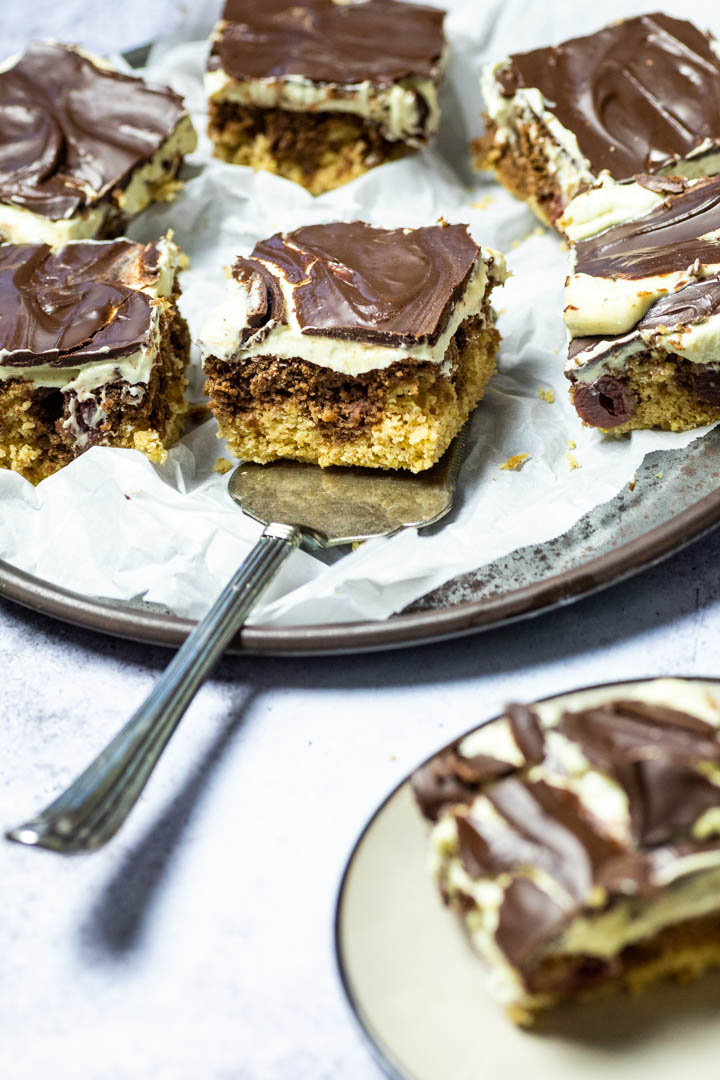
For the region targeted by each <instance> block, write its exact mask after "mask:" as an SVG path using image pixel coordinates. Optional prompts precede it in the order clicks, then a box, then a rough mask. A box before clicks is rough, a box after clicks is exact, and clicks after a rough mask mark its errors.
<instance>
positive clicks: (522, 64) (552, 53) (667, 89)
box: [497, 14, 720, 180]
mask: <svg viewBox="0 0 720 1080" xmlns="http://www.w3.org/2000/svg"><path fill="white" fill-rule="evenodd" d="M497 78H498V82H499V83H500V85H501V87H502V91H503V93H504V94H506V95H508V96H509V95H512V94H514V93H515V92H516V91H517V90H518V89H520V88H522V87H537V88H538V89H539V90H541V91H542V94H543V96H544V97H545V98H546V100H547V101H548V102H549V103H550V104H549V106H548V107H549V108H550V109H551V110H552V112H553V113H554V114H555V115H556V116H557V117H558V119H559V120H560V123H561V124H562V125H563V126H564V127H566V128H567V129H568V130H569V131H572V132H573V133H574V134H575V135H576V136H577V140H578V145H579V147H580V150H581V152H582V153H583V154H584V156H585V157H586V158H587V159H588V160H589V161H590V165H591V167H592V169H593V172H595V173H599V172H600V171H601V170H602V169H608V170H609V172H610V174H611V175H612V176H613V177H614V178H615V179H616V180H624V179H627V178H629V177H631V176H633V175H634V174H635V173H647V172H657V171H658V170H660V169H662V168H665V167H667V166H668V165H671V164H672V163H673V162H674V161H676V160H678V159H679V158H684V157H686V156H687V155H688V154H689V153H690V152H691V151H692V150H695V149H696V148H697V147H698V146H700V144H701V143H702V142H703V141H704V140H705V139H710V140H712V141H713V142H715V141H718V140H720V60H718V57H717V56H716V55H715V53H714V52H713V50H712V49H711V48H710V44H709V40H708V38H707V37H706V35H705V34H703V33H701V31H700V30H698V29H697V28H696V27H694V26H693V25H692V23H689V22H686V21H684V20H682V19H673V18H670V16H668V15H661V14H654V15H641V16H639V17H637V18H632V19H625V20H624V21H622V22H618V23H614V24H613V25H612V26H607V27H605V29H603V30H599V31H598V32H597V33H595V34H590V35H589V36H587V37H580V38H574V39H572V40H571V41H566V42H564V43H563V44H562V45H558V46H554V47H549V48H543V49H535V50H533V51H532V52H528V53H520V54H516V55H513V56H511V57H510V66H509V67H508V68H505V69H503V70H502V71H500V72H499V73H498V76H497Z"/></svg>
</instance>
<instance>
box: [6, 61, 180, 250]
mask: <svg viewBox="0 0 720 1080" xmlns="http://www.w3.org/2000/svg"><path fill="white" fill-rule="evenodd" d="M196 143H197V138H196V135H195V131H194V128H193V126H192V122H191V120H190V117H189V116H188V113H187V111H186V109H185V106H184V105H183V100H182V98H181V97H180V96H179V95H178V94H175V93H174V92H173V91H172V90H170V89H169V88H168V87H158V86H149V85H148V84H147V83H145V82H143V80H142V79H137V78H132V77H131V76H129V75H124V74H122V73H121V72H119V71H115V70H114V69H113V68H112V67H111V66H110V65H109V64H108V63H107V62H106V61H104V60H99V59H97V58H96V57H92V56H89V55H88V54H87V53H84V52H82V51H81V50H80V49H77V48H74V47H72V46H70V45H58V44H55V43H47V42H45V43H34V44H32V45H29V46H28V48H27V50H26V52H25V53H24V54H23V56H21V57H19V58H12V59H11V60H10V61H8V62H6V63H5V65H3V66H2V67H1V68H0V240H6V241H10V242H12V243H15V244H24V243H30V244H36V243H48V244H53V245H62V244H65V243H67V242H68V241H69V240H81V239H88V238H92V237H94V238H106V237H112V236H118V235H119V234H120V233H122V232H124V230H125V226H126V225H127V223H128V222H129V221H130V220H131V219H132V218H134V217H135V215H136V214H139V213H140V211H141V210H144V209H145V207H146V206H147V205H148V204H149V203H151V202H153V201H154V200H158V199H167V198H169V197H171V196H172V194H173V193H174V192H175V190H176V189H177V188H178V187H179V181H178V180H177V179H176V178H177V174H178V171H179V169H180V166H181V165H182V162H183V157H184V155H185V154H187V153H189V152H190V151H191V150H194V149H195V145H196Z"/></svg>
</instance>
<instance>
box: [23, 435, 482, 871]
mask: <svg viewBox="0 0 720 1080" xmlns="http://www.w3.org/2000/svg"><path fill="white" fill-rule="evenodd" d="M464 444H465V433H464V432H461V434H460V435H459V436H458V437H457V438H456V439H455V441H454V443H453V444H452V445H451V447H450V449H449V450H448V451H447V453H446V454H445V456H444V457H443V458H442V460H441V461H439V462H438V464H437V465H435V466H434V468H432V469H429V470H428V471H427V472H424V473H419V474H418V475H416V476H413V475H411V474H410V473H397V472H381V471H379V470H376V469H337V468H333V469H320V468H318V467H317V466H315V465H302V464H299V463H297V462H290V461H279V462H274V463H272V464H270V465H251V464H243V465H239V466H238V467H237V468H236V469H235V471H234V472H233V473H232V475H231V477H230V481H229V484H228V491H229V493H230V495H231V496H232V498H233V499H234V500H235V502H236V503H238V505H239V506H240V507H241V508H242V510H243V511H244V512H245V513H246V514H248V515H249V516H250V517H252V518H255V520H256V521H260V522H261V523H262V524H263V525H264V526H265V528H264V529H263V532H262V535H261V537H260V539H259V540H258V542H257V544H256V545H255V547H254V548H253V549H252V551H251V552H250V554H249V555H248V557H247V558H246V559H245V561H244V562H243V563H242V565H241V566H240V568H239V569H238V570H237V571H236V573H235V574H234V575H233V577H232V578H231V579H230V581H229V582H228V583H227V585H226V586H225V588H224V589H223V591H222V592H221V593H220V596H218V598H217V600H216V601H215V603H214V604H213V606H212V607H211V608H210V610H209V611H208V613H207V615H206V616H205V618H204V619H202V620H201V622H199V623H198V625H197V627H196V628H195V630H193V632H192V634H190V636H189V637H188V639H187V640H186V641H185V643H184V645H183V646H182V647H181V648H180V650H179V651H178V653H177V654H176V656H175V658H174V659H173V660H172V662H171V663H170V664H169V666H168V667H167V668H166V670H165V672H164V674H163V675H162V676H161V678H160V679H159V681H158V683H157V685H156V686H155V688H154V689H153V690H152V692H151V693H150V695H149V697H148V698H147V700H146V701H145V702H144V704H143V705H141V706H140V708H139V709H138V711H137V712H136V713H135V715H134V716H133V717H132V718H131V719H130V720H129V721H128V723H127V724H126V725H125V727H124V728H123V729H122V730H121V731H120V732H119V733H118V734H117V735H116V736H115V738H114V739H113V740H112V742H111V743H110V744H109V745H108V746H107V747H106V748H105V750H103V751H102V753H100V755H99V756H98V757H97V758H96V759H95V760H94V761H93V762H92V764H91V765H89V766H88V768H87V769H86V770H85V772H83V773H82V774H81V775H80V776H79V777H78V778H77V780H75V782H74V783H73V784H71V785H70V787H69V788H68V789H67V791H65V792H64V793H63V794H62V795H60V796H59V798H57V799H55V801H54V802H53V803H51V805H50V806H48V807H47V809H46V810H44V811H43V812H42V813H41V814H39V815H38V816H37V817H35V818H33V819H32V820H31V821H28V822H27V823H26V824H25V825H21V826H19V828H17V829H12V830H11V831H10V832H8V833H7V836H8V839H10V840H16V841H18V842H19V843H21V844H30V845H36V846H39V847H45V848H50V849H51V850H53V851H59V852H62V853H69V852H74V851H92V850H94V849H96V848H98V847H100V846H101V845H102V844H104V843H105V842H106V841H107V840H109V839H110V837H111V836H113V834H114V833H115V832H116V831H117V829H118V828H119V827H120V825H122V823H123V821H124V820H125V818H126V817H127V815H128V813H129V812H130V810H131V809H132V807H133V806H134V804H135V802H136V801H137V798H138V796H139V795H140V793H141V791H142V789H143V788H144V787H145V784H146V783H147V780H148V778H149V776H150V773H151V772H152V770H153V769H154V767H155V765H156V763H157V761H158V759H159V757H160V755H161V754H162V752H163V750H164V749H165V746H166V745H167V743H168V740H169V739H170V736H171V735H172V733H173V732H174V731H175V728H176V727H177V725H178V723H179V721H180V718H181V717H182V715H183V713H184V712H185V710H186V709H187V707H188V705H189V704H190V702H191V701H192V699H193V698H194V696H195V694H196V692H197V690H198V688H199V687H200V685H201V684H202V683H203V681H204V680H205V679H206V678H207V677H208V675H210V673H211V672H212V670H213V668H214V667H215V665H216V664H217V663H218V661H219V660H220V658H221V656H222V654H223V652H224V651H225V649H226V648H227V646H228V645H229V643H230V641H231V640H232V638H233V637H234V636H235V634H236V633H237V632H238V630H239V629H240V627H241V626H242V625H243V623H244V622H245V620H246V618H247V617H248V615H249V614H250V612H251V611H252V609H253V608H254V607H255V605H256V604H257V602H258V600H259V599H260V597H261V596H262V594H263V593H264V592H265V590H266V589H267V587H268V585H269V584H270V582H271V581H272V580H273V578H274V577H275V575H276V574H277V573H278V571H279V570H280V568H281V566H282V565H283V563H284V562H285V560H286V559H287V558H288V556H289V555H290V553H291V552H292V551H293V549H294V548H296V547H298V546H302V547H303V548H304V549H305V550H307V551H311V552H312V551H318V550H320V549H323V548H330V547H337V546H339V545H343V544H351V543H354V542H355V541H358V540H369V539H372V538H374V537H378V536H392V534H393V533H396V532H399V530H400V529H407V528H413V527H423V526H427V525H432V524H434V523H435V522H436V521H439V520H440V518H442V517H444V516H445V514H447V513H448V511H449V510H450V509H451V507H452V504H453V498H454V495H455V487H456V483H457V476H458V472H459V470H460V465H461V463H462V458H463V451H464Z"/></svg>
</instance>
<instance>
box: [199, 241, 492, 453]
mask: <svg viewBox="0 0 720 1080" xmlns="http://www.w3.org/2000/svg"><path fill="white" fill-rule="evenodd" d="M505 276H506V273H505V263H504V260H503V257H502V256H501V255H499V254H498V253H497V252H494V251H491V250H490V249H487V248H480V247H479V246H478V245H477V244H476V243H475V241H474V240H473V239H472V237H471V236H470V235H469V233H468V231H467V226H465V225H448V224H446V223H441V224H438V225H433V226H430V227H426V228H419V229H380V228H373V227H372V226H370V225H366V224H364V223H362V222H352V223H346V222H336V223H333V224H328V225H312V226H307V227H305V228H300V229H297V230H295V231H294V232H291V233H288V234H280V233H278V234H276V235H275V236H272V237H270V238H269V239H268V240H263V241H261V242H260V243H258V244H256V245H255V248H254V250H253V252H252V255H251V256H250V257H249V258H240V259H238V260H237V262H236V263H235V265H234V266H233V268H232V271H231V273H230V278H229V284H228V293H227V299H226V300H225V302H224V303H223V304H222V305H220V307H219V308H218V309H217V310H216V311H215V312H213V313H212V314H211V315H210V317H209V319H208V321H207V323H206V325H205V327H204V329H203V332H202V340H201V346H202V349H203V353H204V367H205V372H206V374H207V383H206V393H207V394H208V395H209V396H210V407H211V409H212V410H213V412H214V414H215V416H216V417H217V420H218V424H219V428H220V434H221V435H223V436H224V437H225V438H226V439H227V440H228V443H229V444H230V447H231V449H232V451H233V453H234V454H236V455H237V457H238V458H240V459H241V460H242V459H244V460H249V461H258V462H265V461H270V460H272V459H274V458H282V457H287V458H293V459H296V460H299V461H309V462H315V463H317V464H319V465H322V466H326V465H363V466H371V467H378V468H384V469H401V468H402V469H410V470H411V471H413V472H419V471H421V470H423V469H427V468H429V467H430V466H431V465H433V464H434V463H435V462H436V461H437V460H438V459H439V458H440V457H441V456H442V454H443V453H444V452H445V450H446V449H447V447H448V446H449V444H450V442H451V440H452V439H453V438H454V437H455V435H456V434H457V433H458V431H459V430H460V428H461V427H462V425H463V424H464V423H465V421H466V420H467V418H468V416H469V415H470V412H471V411H472V410H473V409H474V408H475V405H476V404H477V402H478V400H479V399H480V397H481V396H482V394H483V392H484V390H485V387H486V385H487V382H488V380H489V379H490V377H491V375H492V373H493V371H494V369H495V353H496V349H497V346H498V341H499V335H498V333H497V331H496V330H495V326H494V314H493V311H492V307H491V303H490V294H491V292H492V290H493V288H494V287H495V286H496V285H498V284H501V283H502V282H503V281H504V280H505Z"/></svg>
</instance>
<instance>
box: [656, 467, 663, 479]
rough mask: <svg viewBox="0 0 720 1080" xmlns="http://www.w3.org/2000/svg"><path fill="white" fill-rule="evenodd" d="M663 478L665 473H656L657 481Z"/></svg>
mask: <svg viewBox="0 0 720 1080" xmlns="http://www.w3.org/2000/svg"><path fill="white" fill-rule="evenodd" d="M662 478H663V471H662V469H661V470H660V472H656V473H655V479H656V480H662Z"/></svg>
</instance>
